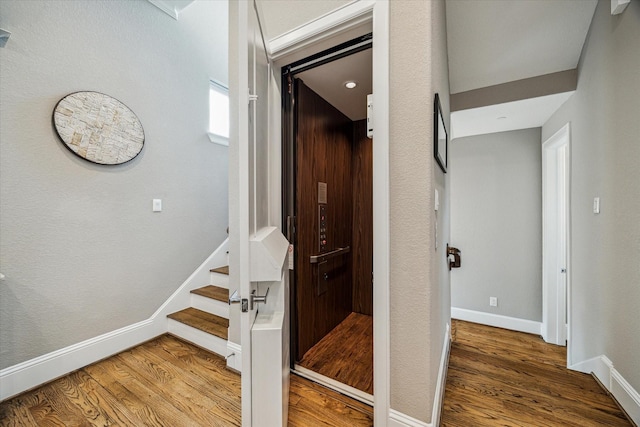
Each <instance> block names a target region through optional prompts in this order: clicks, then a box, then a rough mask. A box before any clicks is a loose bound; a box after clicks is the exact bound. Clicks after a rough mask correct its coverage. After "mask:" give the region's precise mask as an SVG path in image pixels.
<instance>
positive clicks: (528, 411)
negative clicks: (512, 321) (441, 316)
mask: <svg viewBox="0 0 640 427" xmlns="http://www.w3.org/2000/svg"><path fill="white" fill-rule="evenodd" d="M453 322H455V330H456V340H455V341H454V342H453V343H452V346H451V355H450V360H449V370H448V373H447V382H446V389H445V397H444V404H443V412H442V422H441V425H442V426H443V427H460V426H474V427H484V426H487V427H493V426H509V427H511V426H513V427H515V426H517V427H530V426H549V427H556V426H557V427H560V426H562V427H592V426H593V427H596V426H611V427H614V426H625V427H626V426H631V423H630V422H629V421H628V420H627V419H626V418H625V416H624V414H623V413H622V412H621V411H620V409H619V408H618V406H617V405H616V404H615V402H614V401H613V399H612V398H611V397H610V396H609V395H608V394H607V393H606V392H604V391H603V390H602V389H601V388H600V386H599V385H598V384H597V382H596V381H595V380H594V379H593V378H592V377H591V376H590V375H586V374H582V373H579V372H574V371H569V370H568V369H567V368H566V367H565V365H566V349H565V348H564V347H559V346H555V345H551V344H547V343H545V342H544V341H543V340H542V339H541V338H540V337H539V336H535V335H530V334H524V333H520V332H515V331H508V330H504V329H499V328H492V327H489V326H483V325H478V324H473V323H468V322H461V321H455V320H454V321H453Z"/></svg>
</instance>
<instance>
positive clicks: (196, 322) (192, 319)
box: [167, 307, 229, 340]
mask: <svg viewBox="0 0 640 427" xmlns="http://www.w3.org/2000/svg"><path fill="white" fill-rule="evenodd" d="M167 317H168V318H169V319H173V320H177V321H178V322H181V323H184V324H185V325H189V326H191V327H192V328H196V329H199V330H201V331H204V332H206V333H208V334H211V335H215V336H217V337H219V338H222V339H225V340H226V339H228V332H227V328H229V320H228V319H224V318H222V317H220V316H216V315H215V314H211V313H207V312H205V311H202V310H198V309H197V308H192V307H189V308H185V309H184V310H180V311H178V312H176V313H172V314H170V315H168V316H167Z"/></svg>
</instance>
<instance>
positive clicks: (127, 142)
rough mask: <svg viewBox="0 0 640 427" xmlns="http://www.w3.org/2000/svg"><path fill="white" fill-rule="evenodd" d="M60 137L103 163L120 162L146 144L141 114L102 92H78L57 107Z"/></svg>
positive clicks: (55, 121)
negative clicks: (140, 118) (138, 115)
mask: <svg viewBox="0 0 640 427" xmlns="http://www.w3.org/2000/svg"><path fill="white" fill-rule="evenodd" d="M53 124H54V126H55V128H56V132H57V133H58V136H60V139H61V140H62V142H64V144H65V145H66V146H67V148H68V149H69V150H71V151H72V152H73V153H75V154H76V155H78V156H80V157H82V158H83V159H85V160H88V161H90V162H93V163H98V164H101V165H119V164H121V163H126V162H128V161H129V160H131V159H133V158H134V157H136V156H137V155H138V154H140V151H142V147H143V146H144V130H143V129H142V123H140V120H138V117H136V115H135V114H134V113H133V111H131V110H130V109H129V108H128V107H127V106H126V105H124V104H123V103H122V102H120V101H118V100H117V99H115V98H112V97H110V96H109V95H105V94H103V93H98V92H75V93H72V94H69V95H67V96H65V97H64V98H62V99H61V100H60V101H59V102H58V104H57V105H56V108H55V109H54V110H53Z"/></svg>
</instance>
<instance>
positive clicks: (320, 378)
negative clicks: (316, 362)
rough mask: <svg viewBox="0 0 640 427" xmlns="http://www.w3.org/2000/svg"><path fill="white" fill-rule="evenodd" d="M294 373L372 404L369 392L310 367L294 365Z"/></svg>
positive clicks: (371, 396)
mask: <svg viewBox="0 0 640 427" xmlns="http://www.w3.org/2000/svg"><path fill="white" fill-rule="evenodd" d="M293 372H294V373H296V374H297V375H300V376H301V377H304V378H306V379H308V380H311V381H314V382H317V383H318V384H320V385H323V386H326V387H329V388H331V389H333V390H335V391H337V392H339V393H342V394H344V395H345V396H349V397H350V398H352V399H355V400H357V401H360V402H362V403H365V404H367V405H373V395H372V394H369V393H365V392H364V391H362V390H358V389H357V388H355V387H351V386H349V385H346V384H344V383H341V382H340V381H336V380H334V379H333V378H329V377H326V376H324V375H321V374H319V373H317V372H314V371H312V370H310V369H307V368H304V367H302V366H300V365H297V364H296V365H295V367H294V371H293Z"/></svg>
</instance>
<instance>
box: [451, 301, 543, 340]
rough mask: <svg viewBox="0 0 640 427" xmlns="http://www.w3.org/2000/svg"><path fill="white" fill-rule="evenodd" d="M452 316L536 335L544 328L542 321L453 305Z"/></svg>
mask: <svg viewBox="0 0 640 427" xmlns="http://www.w3.org/2000/svg"><path fill="white" fill-rule="evenodd" d="M451 318H453V319H457V320H464V321H467V322H473V323H480V324H482V325H488V326H495V327H497V328H503V329H509V330H512V331H518V332H526V333H528V334H535V335H540V330H541V328H542V323H541V322H535V321H533V320H527V319H519V318H517V317H509V316H502V315H500V314H492V313H485V312H482V311H475V310H467V309H466V308H457V307H451Z"/></svg>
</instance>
